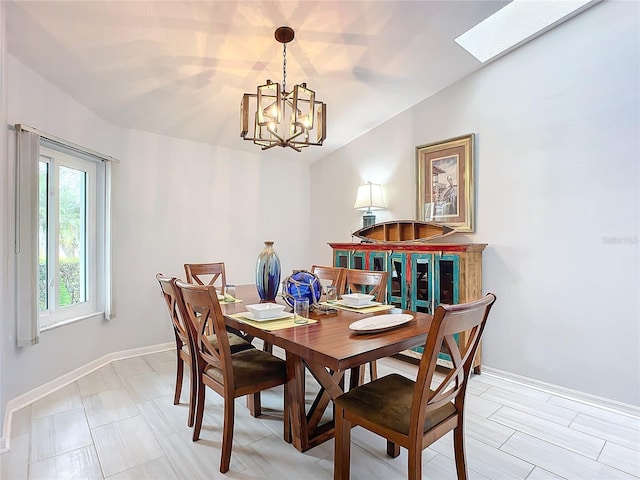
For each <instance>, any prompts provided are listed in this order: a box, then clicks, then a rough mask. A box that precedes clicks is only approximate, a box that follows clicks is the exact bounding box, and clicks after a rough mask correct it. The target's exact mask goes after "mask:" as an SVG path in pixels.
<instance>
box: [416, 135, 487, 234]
mask: <svg viewBox="0 0 640 480" xmlns="http://www.w3.org/2000/svg"><path fill="white" fill-rule="evenodd" d="M474 145H475V134H473V133H470V134H468V135H463V136H460V137H456V138H451V139H449V140H444V141H441V142H437V143H429V144H426V145H419V146H417V147H416V172H417V196H416V210H417V217H418V220H425V221H433V222H437V223H444V224H446V225H449V226H451V227H454V228H455V229H456V231H458V232H475V206H476V205H475V185H474V168H475V162H474V150H475V149H474Z"/></svg>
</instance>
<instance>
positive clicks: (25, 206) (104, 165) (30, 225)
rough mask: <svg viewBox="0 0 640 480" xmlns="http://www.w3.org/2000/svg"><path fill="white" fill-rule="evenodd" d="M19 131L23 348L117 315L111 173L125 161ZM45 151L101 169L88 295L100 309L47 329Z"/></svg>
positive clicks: (18, 299)
mask: <svg viewBox="0 0 640 480" xmlns="http://www.w3.org/2000/svg"><path fill="white" fill-rule="evenodd" d="M15 131H16V137H15V138H16V143H15V151H16V164H15V230H14V234H15V246H14V254H15V255H14V260H15V283H14V294H15V305H16V308H15V320H16V323H15V325H16V330H15V333H16V335H15V338H16V345H17V346H18V347H29V346H32V345H36V344H38V343H39V342H40V333H41V332H43V331H46V330H51V329H53V328H57V327H60V326H62V325H66V324H69V323H72V322H77V321H79V320H84V319H88V318H92V319H95V320H112V319H114V318H115V317H116V315H115V310H114V304H113V295H112V273H111V269H112V263H111V248H112V246H111V175H112V170H113V169H112V165H113V164H117V163H119V161H118V160H117V159H115V158H113V157H111V156H108V155H104V154H102V153H99V152H96V151H95V150H91V149H88V148H85V147H82V146H80V145H77V144H75V143H72V142H69V141H67V140H64V139H62V138H60V137H57V136H54V135H51V134H48V133H45V132H42V131H40V130H38V129H36V128H33V127H30V126H27V125H23V124H16V125H15ZM44 148H50V149H51V150H53V151H55V152H56V153H55V155H56V156H59V154H60V153H62V154H65V155H67V156H70V157H72V158H74V159H77V160H80V161H82V162H88V163H91V162H92V163H93V164H94V166H95V172H96V175H95V188H94V189H93V194H94V195H95V202H94V203H95V206H96V209H95V211H96V216H95V234H94V238H95V256H94V257H93V258H94V262H95V282H94V288H95V291H94V292H93V293H94V294H93V295H91V293H90V292H87V293H88V294H89V295H90V297H91V299H95V306H94V307H93V308H87V310H86V312H88V313H85V312H81V311H76V312H75V313H74V314H69V315H68V316H65V317H64V318H62V317H60V318H57V319H55V321H53V322H51V323H49V324H47V325H46V326H44V327H42V328H41V326H40V308H39V294H38V288H39V287H38V283H39V278H40V277H39V259H38V257H39V245H38V238H39V209H38V205H39V201H40V200H39V178H40V159H41V152H44V153H45V155H46V154H48V155H52V154H51V152H46V150H44ZM50 211H51V210H50ZM54 298H55V297H54ZM61 310H62V309H61ZM45 323H46V322H45Z"/></svg>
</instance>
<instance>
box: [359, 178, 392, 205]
mask: <svg viewBox="0 0 640 480" xmlns="http://www.w3.org/2000/svg"><path fill="white" fill-rule="evenodd" d="M353 208H355V209H358V210H380V209H381V208H385V204H384V199H383V198H382V186H381V185H378V184H377V183H371V182H369V183H366V184H364V185H360V186H359V187H358V194H357V195H356V203H355V204H354V205H353Z"/></svg>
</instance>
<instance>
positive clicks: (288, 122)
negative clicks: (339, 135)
mask: <svg viewBox="0 0 640 480" xmlns="http://www.w3.org/2000/svg"><path fill="white" fill-rule="evenodd" d="M294 36H295V33H294V31H293V29H292V28H290V27H280V28H278V29H276V31H275V38H276V40H277V41H278V42H280V43H282V44H283V52H282V57H283V61H282V88H281V87H280V84H279V83H273V82H272V81H271V80H267V84H266V85H260V86H258V89H257V93H255V94H253V93H245V94H244V96H243V97H242V103H241V105H240V130H241V131H240V136H241V137H242V138H243V139H245V140H249V141H252V142H253V143H255V144H256V145H260V146H261V147H262V150H268V149H269V148H272V147H277V146H280V147H283V148H284V147H291V148H293V149H294V150H296V151H298V152H300V151H302V150H301V149H302V148H305V147H308V146H309V145H317V146H320V145H322V142H323V141H324V139H325V138H326V133H327V106H326V105H325V104H324V103H322V102H319V101H317V100H316V94H315V92H314V91H313V90H309V89H308V88H307V84H306V83H301V84H300V85H294V87H293V89H292V90H291V91H289V92H287V43H289V42H291V41H292V40H293V38H294ZM250 120H251V123H253V135H250V134H249V121H250ZM312 135H313V136H314V137H315V138H311V137H312Z"/></svg>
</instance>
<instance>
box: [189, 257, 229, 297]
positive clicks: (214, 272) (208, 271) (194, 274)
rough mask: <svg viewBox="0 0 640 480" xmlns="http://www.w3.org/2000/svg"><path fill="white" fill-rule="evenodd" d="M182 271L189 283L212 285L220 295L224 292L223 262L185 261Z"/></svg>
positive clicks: (225, 285)
mask: <svg viewBox="0 0 640 480" xmlns="http://www.w3.org/2000/svg"><path fill="white" fill-rule="evenodd" d="M184 273H185V275H186V276H187V282H189V283H193V284H196V285H214V286H215V287H216V289H217V290H218V291H219V292H220V294H221V295H224V294H225V293H226V291H225V290H226V288H227V274H226V272H225V269H224V262H214V263H185V264H184Z"/></svg>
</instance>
